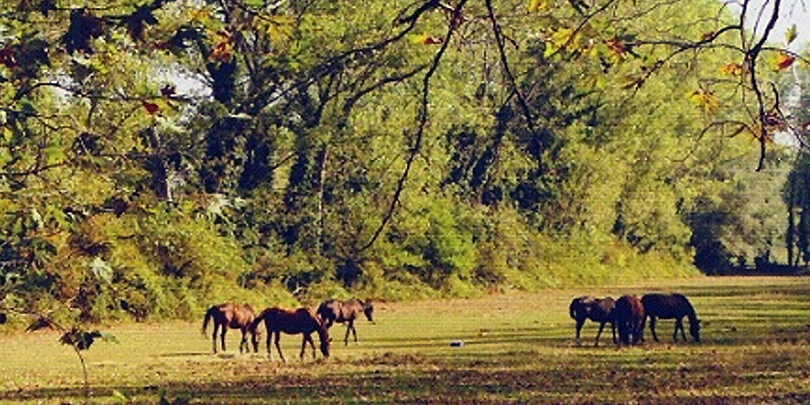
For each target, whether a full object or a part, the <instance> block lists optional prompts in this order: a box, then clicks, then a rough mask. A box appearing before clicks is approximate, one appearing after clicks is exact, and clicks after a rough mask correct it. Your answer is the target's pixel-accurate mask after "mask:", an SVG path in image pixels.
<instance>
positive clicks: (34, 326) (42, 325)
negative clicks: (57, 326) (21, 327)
mask: <svg viewBox="0 0 810 405" xmlns="http://www.w3.org/2000/svg"><path fill="white" fill-rule="evenodd" d="M40 329H53V322H51V320H50V319H48V318H45V317H42V316H40V317H38V318H37V319H36V320H34V322H31V324H30V325H28V327H27V328H25V331H26V332H34V331H38V330H40Z"/></svg>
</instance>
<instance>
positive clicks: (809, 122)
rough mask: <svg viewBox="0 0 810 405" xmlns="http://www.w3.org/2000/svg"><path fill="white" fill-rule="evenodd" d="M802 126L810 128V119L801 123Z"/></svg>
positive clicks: (806, 128)
mask: <svg viewBox="0 0 810 405" xmlns="http://www.w3.org/2000/svg"><path fill="white" fill-rule="evenodd" d="M801 127H802V128H803V129H805V130H810V121H807V122H805V123H803V124H802V125H801Z"/></svg>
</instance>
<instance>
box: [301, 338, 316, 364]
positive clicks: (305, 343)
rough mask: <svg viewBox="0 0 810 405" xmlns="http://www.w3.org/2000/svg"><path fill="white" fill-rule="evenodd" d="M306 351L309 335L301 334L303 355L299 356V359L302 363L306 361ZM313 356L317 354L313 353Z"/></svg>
mask: <svg viewBox="0 0 810 405" xmlns="http://www.w3.org/2000/svg"><path fill="white" fill-rule="evenodd" d="M306 349H307V334H306V333H302V334H301V354H299V355H298V357H299V358H300V359H301V361H304V352H306ZM313 354H315V353H314V352H313Z"/></svg>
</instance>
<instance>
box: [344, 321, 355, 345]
mask: <svg viewBox="0 0 810 405" xmlns="http://www.w3.org/2000/svg"><path fill="white" fill-rule="evenodd" d="M353 323H354V321H349V322H348V323H346V336H345V337H344V338H343V344H344V346H348V345H349V332H351V331H352V327H353V326H352V324H353Z"/></svg>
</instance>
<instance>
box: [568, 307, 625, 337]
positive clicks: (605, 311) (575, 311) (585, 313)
mask: <svg viewBox="0 0 810 405" xmlns="http://www.w3.org/2000/svg"><path fill="white" fill-rule="evenodd" d="M614 308H616V302H615V301H613V298H611V297H605V298H601V299H600V298H594V297H592V296H590V295H583V296H582V297H579V298H574V300H573V301H571V306H569V307H568V312H569V314H571V318H573V319H574V320H575V321H577V325H576V326H577V345H579V332H580V331H581V330H582V325H584V324H585V320H586V319H590V320H592V321H594V322H599V332H597V333H596V342H594V344H593V345H594V346H599V336H601V335H602V330H603V329H604V328H605V324H606V323H608V322H609V323H610V328H611V330H612V331H613V343H616V322H615V321H614V319H613V309H614Z"/></svg>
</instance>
